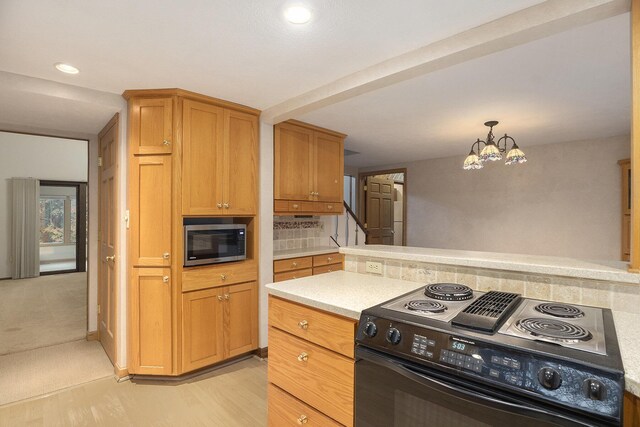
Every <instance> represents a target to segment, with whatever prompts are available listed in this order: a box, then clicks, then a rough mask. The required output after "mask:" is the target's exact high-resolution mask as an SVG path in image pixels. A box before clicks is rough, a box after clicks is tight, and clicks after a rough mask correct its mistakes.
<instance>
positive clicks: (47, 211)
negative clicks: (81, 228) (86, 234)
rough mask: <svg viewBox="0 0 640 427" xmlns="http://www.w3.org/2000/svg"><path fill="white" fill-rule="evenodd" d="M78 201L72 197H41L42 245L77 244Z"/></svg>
mask: <svg viewBox="0 0 640 427" xmlns="http://www.w3.org/2000/svg"><path fill="white" fill-rule="evenodd" d="M76 210H77V201H76V198H75V197H71V196H41V197H40V244H43V245H52V244H54V245H55V244H58V245H65V244H73V243H75V242H76V226H77V224H76V222H77V219H76Z"/></svg>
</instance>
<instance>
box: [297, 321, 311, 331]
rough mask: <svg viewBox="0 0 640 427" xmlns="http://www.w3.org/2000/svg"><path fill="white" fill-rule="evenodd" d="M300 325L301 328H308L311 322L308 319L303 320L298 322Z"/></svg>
mask: <svg viewBox="0 0 640 427" xmlns="http://www.w3.org/2000/svg"><path fill="white" fill-rule="evenodd" d="M298 327H299V328H300V329H307V328H309V322H307V321H306V320H301V321H299V322H298Z"/></svg>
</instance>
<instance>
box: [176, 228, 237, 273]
mask: <svg viewBox="0 0 640 427" xmlns="http://www.w3.org/2000/svg"><path fill="white" fill-rule="evenodd" d="M246 258H247V226H246V225H245V224H188V225H185V226H184V266H185V267H188V266H193V265H204V264H217V263H221V262H229V261H240V260H244V259H246Z"/></svg>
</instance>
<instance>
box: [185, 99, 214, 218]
mask: <svg viewBox="0 0 640 427" xmlns="http://www.w3.org/2000/svg"><path fill="white" fill-rule="evenodd" d="M182 111H183V113H182V114H183V119H182V121H183V124H182V127H183V130H182V154H183V157H182V213H183V215H220V214H223V213H224V212H223V208H222V203H223V201H222V188H223V187H222V185H223V184H222V176H223V175H222V167H223V166H222V165H223V124H224V123H223V120H224V117H223V111H224V110H223V109H222V108H220V107H216V106H214V105H210V104H205V103H202V102H196V101H191V100H188V99H185V100H184V104H183V108H182Z"/></svg>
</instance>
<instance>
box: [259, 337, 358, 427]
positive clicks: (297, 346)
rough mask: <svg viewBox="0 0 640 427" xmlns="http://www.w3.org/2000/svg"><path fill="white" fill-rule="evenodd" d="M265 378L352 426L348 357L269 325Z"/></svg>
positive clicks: (350, 363) (351, 375)
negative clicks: (267, 359) (266, 376)
mask: <svg viewBox="0 0 640 427" xmlns="http://www.w3.org/2000/svg"><path fill="white" fill-rule="evenodd" d="M352 347H353V344H352ZM268 378H269V381H270V382H272V383H273V384H275V385H277V386H278V387H280V388H281V389H283V390H285V391H287V392H289V393H290V394H292V395H294V396H296V397H297V398H299V399H300V400H302V401H303V402H304V403H306V404H308V405H310V406H312V407H314V408H316V409H317V410H319V411H320V412H322V413H324V414H326V415H328V416H329V417H331V418H333V419H334V420H336V421H339V422H340V423H342V424H344V425H346V426H352V425H353V406H354V405H353V400H354V399H353V398H354V361H353V360H352V359H348V358H346V357H344V356H341V355H339V354H336V353H334V352H332V351H330V350H327V349H325V348H323V347H320V346H317V345H315V344H312V343H310V342H308V341H304V340H301V339H299V338H296V337H294V336H293V335H290V334H288V333H286V332H282V331H280V330H278V329H276V328H273V327H271V328H269V366H268ZM319 391H321V392H319Z"/></svg>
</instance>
